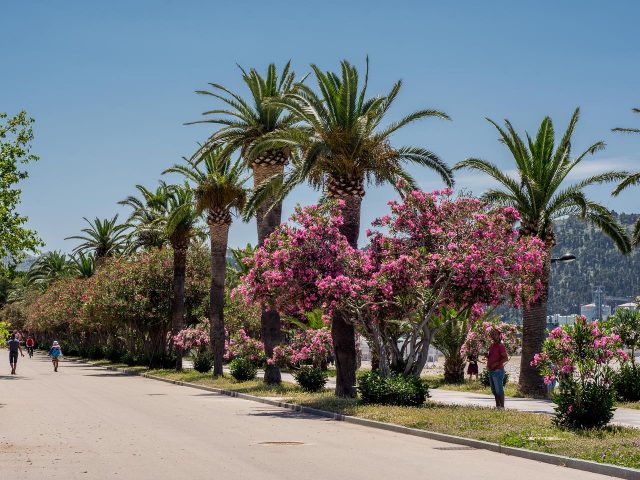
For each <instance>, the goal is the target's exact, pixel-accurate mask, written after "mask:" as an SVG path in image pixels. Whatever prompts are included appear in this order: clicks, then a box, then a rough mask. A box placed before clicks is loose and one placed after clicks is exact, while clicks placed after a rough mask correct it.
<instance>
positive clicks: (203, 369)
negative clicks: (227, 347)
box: [193, 349, 213, 373]
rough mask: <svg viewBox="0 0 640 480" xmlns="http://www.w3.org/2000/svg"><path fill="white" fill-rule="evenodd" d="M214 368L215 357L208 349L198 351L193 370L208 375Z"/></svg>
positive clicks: (194, 358)
mask: <svg viewBox="0 0 640 480" xmlns="http://www.w3.org/2000/svg"><path fill="white" fill-rule="evenodd" d="M211 367H213V357H212V356H211V352H210V351H209V350H207V349H202V350H200V349H198V350H196V354H195V355H194V357H193V368H194V369H195V370H196V371H197V372H200V373H207V372H208V371H209V370H211Z"/></svg>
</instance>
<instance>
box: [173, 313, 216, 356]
mask: <svg viewBox="0 0 640 480" xmlns="http://www.w3.org/2000/svg"><path fill="white" fill-rule="evenodd" d="M173 343H174V345H175V346H177V347H180V348H182V349H184V350H191V349H192V348H196V347H206V346H207V345H209V319H208V318H204V319H202V321H201V322H200V323H198V324H197V325H196V326H195V327H189V328H185V329H183V330H180V331H179V332H178V334H177V335H175V336H174V337H173Z"/></svg>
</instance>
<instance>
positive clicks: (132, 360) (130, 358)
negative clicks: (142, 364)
mask: <svg viewBox="0 0 640 480" xmlns="http://www.w3.org/2000/svg"><path fill="white" fill-rule="evenodd" d="M120 360H121V361H122V363H126V364H127V365H129V366H133V365H135V364H136V356H135V355H134V354H133V353H131V352H124V353H123V354H122V357H121V359H120Z"/></svg>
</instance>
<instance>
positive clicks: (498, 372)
mask: <svg viewBox="0 0 640 480" xmlns="http://www.w3.org/2000/svg"><path fill="white" fill-rule="evenodd" d="M491 340H493V343H492V344H491V346H490V347H489V355H487V370H488V371H489V384H490V385H491V393H493V396H494V397H495V399H496V408H504V364H505V363H507V361H508V360H509V355H507V349H506V348H505V346H504V343H502V334H501V333H500V332H499V331H497V330H494V331H493V332H492V333H491Z"/></svg>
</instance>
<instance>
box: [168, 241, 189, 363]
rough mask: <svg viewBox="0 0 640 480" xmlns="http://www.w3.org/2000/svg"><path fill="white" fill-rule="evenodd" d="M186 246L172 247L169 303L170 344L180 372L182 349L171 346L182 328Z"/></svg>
mask: <svg viewBox="0 0 640 480" xmlns="http://www.w3.org/2000/svg"><path fill="white" fill-rule="evenodd" d="M187 248H188V247H187V246H186V245H174V247H173V298H172V301H171V337H172V340H171V344H172V346H173V351H174V353H175V355H176V370H182V353H183V352H182V349H181V348H179V347H176V346H175V345H174V344H173V337H174V336H175V335H177V334H178V332H180V330H182V329H183V328H184V280H185V275H186V270H187Z"/></svg>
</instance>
